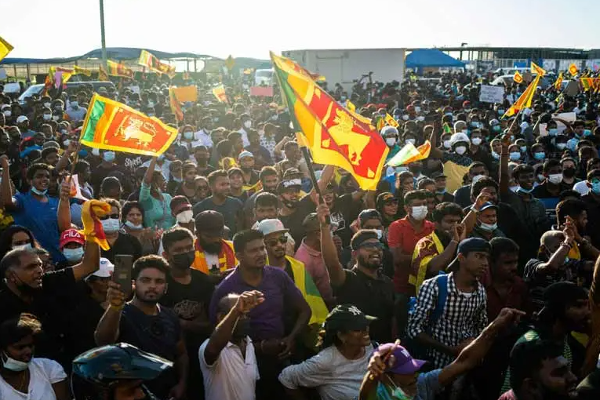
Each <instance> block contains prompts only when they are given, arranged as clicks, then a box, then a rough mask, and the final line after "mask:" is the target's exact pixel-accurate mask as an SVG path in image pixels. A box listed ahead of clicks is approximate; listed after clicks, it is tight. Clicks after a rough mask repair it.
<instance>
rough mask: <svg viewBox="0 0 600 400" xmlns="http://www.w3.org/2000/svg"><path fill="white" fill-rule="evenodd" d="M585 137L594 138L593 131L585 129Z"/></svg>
mask: <svg viewBox="0 0 600 400" xmlns="http://www.w3.org/2000/svg"><path fill="white" fill-rule="evenodd" d="M583 136H592V131H591V130H589V129H585V130H584V131H583Z"/></svg>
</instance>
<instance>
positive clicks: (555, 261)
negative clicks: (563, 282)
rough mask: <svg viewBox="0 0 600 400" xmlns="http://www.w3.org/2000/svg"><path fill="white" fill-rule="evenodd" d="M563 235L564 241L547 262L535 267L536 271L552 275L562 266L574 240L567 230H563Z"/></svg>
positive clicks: (570, 232)
mask: <svg viewBox="0 0 600 400" xmlns="http://www.w3.org/2000/svg"><path fill="white" fill-rule="evenodd" d="M563 233H564V234H565V240H564V241H563V242H562V243H561V244H560V246H559V247H558V249H557V250H556V251H555V252H554V253H553V254H552V255H551V256H550V259H549V260H548V261H547V262H544V263H541V264H539V265H538V266H537V268H536V269H537V270H538V271H540V272H542V273H544V274H552V273H554V272H555V271H557V270H558V269H559V268H561V267H562V266H563V265H564V263H565V257H566V256H567V254H569V252H570V251H571V247H573V241H574V240H575V238H574V237H573V234H572V231H571V230H569V229H565V230H563Z"/></svg>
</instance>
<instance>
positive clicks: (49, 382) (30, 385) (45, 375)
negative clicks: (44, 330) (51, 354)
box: [0, 314, 71, 400]
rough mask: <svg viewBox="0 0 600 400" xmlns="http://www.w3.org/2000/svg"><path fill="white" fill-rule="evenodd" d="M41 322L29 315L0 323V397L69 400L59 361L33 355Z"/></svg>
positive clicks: (10, 399) (30, 399) (7, 399)
mask: <svg viewBox="0 0 600 400" xmlns="http://www.w3.org/2000/svg"><path fill="white" fill-rule="evenodd" d="M40 332H41V324H40V322H39V321H38V320H37V319H36V318H35V317H34V316H33V315H31V314H21V315H20V316H19V317H17V318H13V319H10V320H7V321H5V322H4V323H3V324H2V325H0V350H1V351H2V354H1V358H2V365H1V366H0V399H6V400H12V399H24V400H25V399H27V400H68V399H70V398H71V397H70V395H69V388H68V385H67V375H66V374H65V371H64V370H63V368H62V367H61V366H60V364H59V363H57V362H56V361H53V360H49V359H47V358H35V357H34V356H33V354H34V351H35V336H36V335H37V334H39V333H40Z"/></svg>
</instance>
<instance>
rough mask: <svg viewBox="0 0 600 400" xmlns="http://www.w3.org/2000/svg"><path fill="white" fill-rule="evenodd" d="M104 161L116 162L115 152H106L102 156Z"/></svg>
mask: <svg viewBox="0 0 600 400" xmlns="http://www.w3.org/2000/svg"><path fill="white" fill-rule="evenodd" d="M102 159H103V160H104V161H106V162H113V161H114V160H115V152H114V151H106V152H104V154H102Z"/></svg>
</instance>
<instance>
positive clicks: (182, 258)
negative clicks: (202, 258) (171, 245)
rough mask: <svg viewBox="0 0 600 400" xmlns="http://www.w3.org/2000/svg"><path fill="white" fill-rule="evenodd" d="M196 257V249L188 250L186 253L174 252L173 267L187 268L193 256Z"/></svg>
mask: <svg viewBox="0 0 600 400" xmlns="http://www.w3.org/2000/svg"><path fill="white" fill-rule="evenodd" d="M195 257H196V251H195V250H192V251H188V252H187V253H182V254H175V255H174V256H173V268H177V269H182V270H183V269H188V268H190V267H191V266H192V263H193V262H194V258H195Z"/></svg>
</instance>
